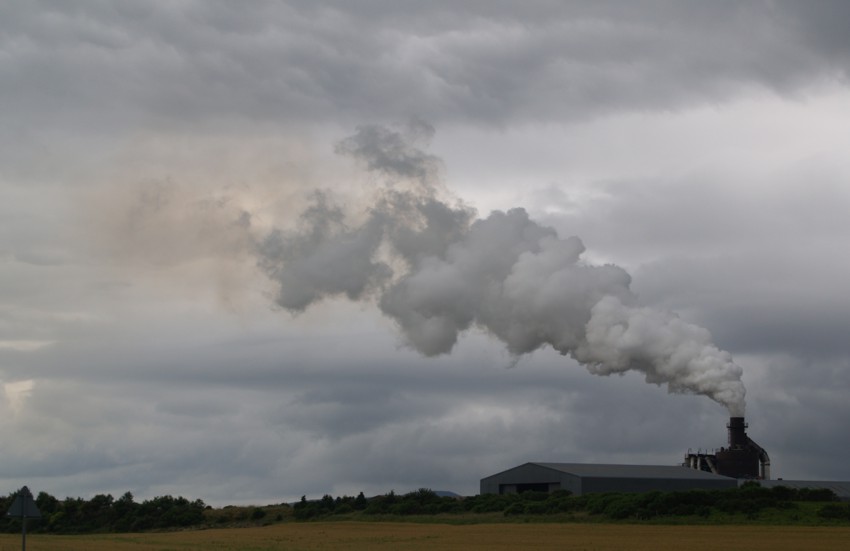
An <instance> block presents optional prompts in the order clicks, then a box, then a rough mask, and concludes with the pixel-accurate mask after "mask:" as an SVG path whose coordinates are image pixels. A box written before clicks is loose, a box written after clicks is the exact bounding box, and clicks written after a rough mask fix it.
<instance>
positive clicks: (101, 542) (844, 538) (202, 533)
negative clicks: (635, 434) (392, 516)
mask: <svg viewBox="0 0 850 551" xmlns="http://www.w3.org/2000/svg"><path fill="white" fill-rule="evenodd" d="M20 548H21V538H20V536H19V535H18V536H16V535H11V534H3V535H0V551H16V550H18V549H20ZM279 549H286V550H291V551H298V550H303V551H307V550H310V551H326V550H337V549H340V550H342V549H345V550H372V549H377V550H422V551H424V550H430V549H445V550H457V551H461V550H463V551H466V550H469V549H473V550H475V549H481V550H492V549H511V550H522V549H535V550H537V549H544V550H545V549H553V550H554V549H558V550H576V551H578V550H581V551H609V550H618V551H619V550H637V551H639V550H644V549H645V550H652V551H665V550H670V551H673V550H675V551H680V550H682V549H687V550H688V551H703V550H704V551H709V550H710V551H717V550H718V549H722V550H724V551H730V550H747V551H760V550H764V551H768V550H769V551H776V550H795V549H799V550H805V551H826V550H846V549H850V527H808V526H647V525H640V526H639V525H625V524H473V525H447V524H414V523H401V522H315V523H312V522H311V523H284V524H276V525H273V526H266V527H262V528H232V529H220V530H218V529H216V530H198V531H187V532H168V533H154V534H108V535H87V536H52V535H42V534H32V535H30V536H28V537H27V550H28V551H196V550H197V551H201V550H209V551H223V550H240V551H270V550H279Z"/></svg>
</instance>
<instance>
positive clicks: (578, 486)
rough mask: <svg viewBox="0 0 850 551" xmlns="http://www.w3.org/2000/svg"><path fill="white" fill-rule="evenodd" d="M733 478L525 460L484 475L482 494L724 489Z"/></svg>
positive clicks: (669, 469) (659, 467)
mask: <svg viewBox="0 0 850 551" xmlns="http://www.w3.org/2000/svg"><path fill="white" fill-rule="evenodd" d="M737 485H738V482H737V481H736V480H735V479H734V478H729V477H726V476H720V475H716V474H713V473H707V472H704V471H700V470H696V469H689V468H687V467H677V466H666V465H590V464H583V463H526V464H524V465H520V466H519V467H514V468H512V469H508V470H506V471H502V472H500V473H497V474H494V475H491V476H488V477H487V478H482V479H481V493H482V494H512V493H520V492H526V491H538V492H554V491H555V490H568V491H570V492H571V493H572V494H573V495H582V494H587V493H592V492H650V491H653V490H658V491H662V492H672V491H676V490H697V489H700V490H722V489H726V488H735V487H737Z"/></svg>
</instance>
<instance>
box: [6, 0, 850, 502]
mask: <svg viewBox="0 0 850 551" xmlns="http://www.w3.org/2000/svg"><path fill="white" fill-rule="evenodd" d="M848 19H850V4H848V3H846V2H843V1H837V0H836V1H829V0H824V1H819V2H786V1H745V2H702V1H699V2H697V1H694V2H688V1H677V2H664V1H648V0H642V1H637V2H606V1H603V2H580V1H574V2H554V1H553V2H548V1H530V2H522V3H514V2H491V1H487V2H483V1H480V2H477V1H460V2H458V1H452V2H440V1H435V2H427V3H421V2H405V1H402V2H398V1H392V2H390V1H383V0H368V1H367V0H364V1H361V2H322V3H313V2H296V1H289V2H287V1H281V2H263V1H256V2H250V3H241V2H240V3H236V2H225V1H203V2H202V1H183V0H167V1H166V0H161V1H150V2H145V3H138V2H129V1H128V2H114V1H94V0H92V1H87V2H74V3H70V2H58V1H56V2H51V1H32V2H5V3H2V4H0V111H1V112H2V113H3V115H2V124H0V436H2V439H3V441H4V442H5V445H4V446H3V447H2V449H0V491H2V489H1V488H5V489H6V490H5V491H7V492H13V491H15V490H17V489H18V488H20V486H22V485H24V484H26V485H28V486H29V487H30V488H31V489H33V491H34V492H36V493H37V492H39V491H46V492H48V493H50V494H52V495H55V496H58V497H60V498H61V497H65V496H81V497H90V496H92V495H95V494H97V493H111V494H113V495H121V494H123V493H124V492H126V491H131V492H132V493H133V494H134V495H135V496H136V497H137V499H146V498H151V497H154V496H158V495H166V494H170V495H183V496H186V497H189V498H191V499H203V500H204V501H205V502H207V503H210V504H213V505H225V504H266V503H279V502H283V501H293V500H296V499H298V498H299V497H300V496H302V495H306V496H308V497H321V496H322V495H323V494H326V493H327V494H332V495H342V494H348V495H356V493H357V492H360V491H363V492H365V493H366V494H367V495H373V494H379V493H385V492H388V491H389V490H391V489H392V490H395V491H396V492H406V491H411V490H415V489H417V488H421V487H427V488H431V489H434V490H452V491H455V492H458V493H460V494H465V495H471V494H475V493H477V491H478V483H479V479H481V478H483V477H486V476H489V475H491V474H494V473H496V472H499V471H501V470H504V469H507V468H510V467H513V466H516V465H518V464H521V463H525V462H527V461H548V462H603V463H634V464H661V465H669V464H678V463H680V462H681V461H682V459H683V456H684V454H685V453H686V452H687V451H688V450H689V449H692V450H696V449H703V450H705V449H714V448H718V447H720V446H723V445H725V444H726V427H725V425H726V422H727V420H728V417H729V410H727V408H726V407H724V405H723V403H718V402H719V401H720V402H722V399H719V398H718V396H719V395H722V396H726V395H725V394H722V392H726V391H730V390H729V389H730V388H731V389H732V390H734V391H737V390H740V389H742V388H744V387H745V388H746V417H747V420H748V422H749V424H750V427H749V434H750V436H751V437H752V438H753V439H754V440H756V441H757V442H758V443H759V444H760V445H761V446H763V447H764V448H765V449H766V450H767V451H768V453H769V454H770V457H771V467H772V474H773V475H774V476H775V477H782V478H786V479H821V480H836V479H838V480H840V479H843V480H847V479H848V478H850V471H848V468H847V462H846V457H847V455H848V453H850V441H849V440H848V439H847V433H846V423H847V420H848V419H850V401H848V400H847V399H846V395H847V391H848V390H850V349H848V344H847V343H848V338H847V331H848V328H850V293H848V292H847V282H848V281H850V255H848V253H847V243H848V242H850V217H848V216H847V214H846V213H847V212H850V157H848V155H847V153H846V150H847V145H848V143H850V134H848V129H847V124H846V121H847V120H850V93H848V92H850V89H849V88H848V85H850V35H848V34H847V33H846V29H845V24H844V22H846V21H847V20H848ZM511 224H512V225H511ZM508 226H510V228H513V229H512V230H511V231H513V232H514V233H510V232H508V231H507V230H504V228H506V227H508ZM503 230H504V231H503ZM506 232H507V233H506ZM508 234H510V236H513V237H510V236H508V237H506V236H507V235H508ZM517 236H518V237H517ZM503 238H504V239H507V240H509V239H514V238H516V241H511V242H510V243H508V241H500V240H502V239H503ZM505 243H508V244H507V245H506V244H505ZM482 259H483V260H482ZM479 261H480V262H479ZM488 263H489V264H488ZM550 269H551V270H553V271H551V273H550V272H545V270H550ZM543 272H545V273H544V274H543V275H540V274H541V273H543ZM499 274H501V275H499ZM576 289H578V291H577V290H576ZM579 291H581V292H579ZM588 297H591V298H588ZM603 297H604V300H602V298H603ZM526 299H527V300H526ZM429 301H431V302H429ZM602 306H605V307H606V308H607V309H606V308H602ZM603 310H604V311H603ZM606 315H607V316H608V318H613V319H614V321H611V319H608V321H610V322H611V323H612V324H613V325H611V326H607V325H606V326H603V328H602V329H599V327H598V323H602V322H603V321H605V319H606V318H605V316H606ZM597 322H598V323H597ZM611 327H621V328H622V327H632V328H633V329H635V332H634V334H632V333H630V334H629V335H627V336H629V337H630V338H637V339H638V341H640V342H639V343H638V344H637V345H634V346H633V347H632V348H629V346H626V345H623V344H622V343H618V344H617V343H615V344H612V343H611V342H609V340H610V339H613V338H614V337H616V335H615V336H614V337H612V333H611V331H610V330H606V328H607V329H610V328H611ZM659 327H662V328H667V329H669V331H668V332H664V331H661V330H660V329H659ZM638 330H640V331H638ZM682 335H684V336H682ZM620 336H622V335H620ZM680 337H681V339H683V340H680ZM624 338H625V337H624ZM573 339H574V340H573ZM594 339H595V340H594ZM606 339H609V340H606ZM641 339H643V340H641ZM653 339H654V340H653ZM670 339H672V340H674V341H676V343H677V344H675V345H674V346H679V344H678V343H680V342H681V343H684V344H683V345H682V347H683V349H688V350H692V351H693V350H696V352H694V354H696V356H694V357H695V358H696V357H697V356H698V359H702V360H704V359H705V358H706V356H705V355H706V354H708V356H707V357H708V358H709V360H711V361H712V362H714V363H711V364H710V366H709V367H706V368H705V369H706V370H708V371H705V373H708V372H709V371H710V372H711V373H712V374H713V375H712V377H714V375H716V376H717V377H716V378H719V379H722V380H721V381H720V382H719V383H717V384H718V385H720V386H719V387H717V388H720V389H721V390H717V388H715V387H712V389H713V390H706V387H704V386H703V383H705V380H707V379H711V377H697V378H694V379H693V380H688V381H685V382H683V380H684V379H683V378H682V377H685V375H688V374H693V373H695V372H694V371H693V370H692V367H693V366H694V365H697V364H699V365H703V366H704V365H708V364H704V363H699V362H697V363H693V362H691V363H687V362H686V363H687V365H685V367H682V368H681V369H682V370H684V371H682V370H679V371H675V372H671V373H672V374H670V373H668V372H666V371H664V369H666V367H665V366H663V365H659V364H656V363H655V358H666V359H668V360H669V358H670V357H671V356H670V354H666V353H665V352H664V350H667V349H666V348H664V347H662V351H661V352H658V346H661V345H660V344H659V343H661V344H664V346H667V344H669V341H670ZM609 345H610V346H609ZM656 345H658V346H656ZM694 347H696V348H694ZM624 350H625V351H626V352H628V353H626V352H624ZM647 350H649V351H650V352H652V353H651V354H650V353H649V352H646V351H647ZM677 350H678V348H677ZM706 351H707V352H706ZM656 352H658V354H656ZM624 354H625V355H624ZM629 354H631V355H629ZM665 354H666V355H665ZM665 361H666V360H665ZM694 361H696V360H694ZM706 361H708V360H706ZM579 362H582V363H579ZM673 367H676V366H673ZM679 367H681V366H679ZM694 369H695V368H694ZM700 369H702V368H700ZM689 370H690V371H689ZM711 370H713V371H711ZM685 372H687V373H685ZM699 373H703V372H702V371H699ZM718 373H719V374H718ZM713 380H714V379H712V380H709V381H708V382H709V383H711V384H714V383H713V382H712V381H713ZM721 391H722V392H721ZM713 392H714V393H715V394H712V393H713ZM718 393H719V394H718ZM712 396H713V397H714V399H712ZM736 396H737V395H736ZM736 399H737V398H736ZM742 400H743V398H741V403H743V402H742ZM733 401H734V400H733ZM724 403H725V404H726V405H727V406H728V405H729V404H728V403H726V402H724Z"/></svg>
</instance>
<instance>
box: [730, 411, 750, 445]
mask: <svg viewBox="0 0 850 551" xmlns="http://www.w3.org/2000/svg"><path fill="white" fill-rule="evenodd" d="M726 428H728V429H729V447H730V448H732V449H733V450H734V449H740V448H743V447H744V446H746V445H747V441H748V440H749V438H748V437H747V423H745V422H744V418H743V417H730V418H729V424H728V425H726Z"/></svg>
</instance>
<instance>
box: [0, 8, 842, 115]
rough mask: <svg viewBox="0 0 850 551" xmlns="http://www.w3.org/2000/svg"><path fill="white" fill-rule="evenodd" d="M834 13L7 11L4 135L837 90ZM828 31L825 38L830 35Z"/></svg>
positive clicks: (584, 110) (523, 111)
mask: <svg viewBox="0 0 850 551" xmlns="http://www.w3.org/2000/svg"><path fill="white" fill-rule="evenodd" d="M840 9H841V8H840V3H838V4H836V3H826V2H823V3H821V2H819V3H817V4H816V5H815V6H811V7H810V6H807V7H806V9H805V10H803V9H801V8H800V7H799V6H798V5H796V4H795V3H793V2H791V3H785V2H779V3H776V2H772V3H768V2H747V3H736V4H717V3H711V4H707V3H705V2H685V3H683V2H642V3H625V4H624V3H619V2H617V3H607V2H599V3H582V2H576V3H571V4H566V5H565V4H562V3H549V2H542V3H532V4H531V5H526V4H523V6H522V7H521V8H520V7H518V6H515V5H511V4H493V3H489V2H488V3H484V4H480V3H476V2H467V3H457V2H452V3H450V4H440V3H429V4H428V5H427V6H417V5H415V4H403V5H399V4H398V3H392V4H391V5H387V4H382V3H376V4H370V5H366V6H363V5H359V6H352V5H351V4H349V3H336V4H334V3H331V4H327V3H324V4H323V5H322V6H311V5H305V4H299V3H253V4H252V5H251V6H250V7H246V6H239V7H238V8H237V7H235V6H234V5H233V4H231V3H227V2H220V3H209V2H205V3H194V2H186V3H177V4H175V3H171V2H162V3H150V4H146V5H145V7H143V8H142V7H136V8H130V7H128V6H123V7H117V6H113V5H111V4H106V3H89V4H86V5H84V6H80V5H76V6H66V5H63V4H61V3H44V4H42V5H40V6H32V5H27V7H21V6H6V7H5V8H3V13H2V15H3V17H2V18H0V20H2V21H4V23H5V28H6V33H5V36H6V38H5V44H6V48H7V50H9V51H12V52H14V55H13V56H11V57H9V58H7V59H6V62H5V63H4V65H3V66H0V71H2V73H0V74H2V76H3V80H4V82H8V83H13V85H12V86H11V87H6V88H4V89H5V93H4V94H3V95H2V97H1V99H0V101H2V102H3V103H4V104H5V106H6V108H7V111H8V112H10V113H18V115H17V116H16V117H15V118H14V123H13V124H12V125H11V126H10V128H12V129H14V128H16V127H17V128H23V127H25V126H29V124H28V118H35V120H37V121H39V124H51V125H52V126H56V125H59V126H63V127H66V128H73V127H75V126H76V125H78V124H81V123H83V122H85V123H86V124H87V126H88V127H89V128H90V129H93V130H94V129H97V128H98V127H100V128H103V129H105V128H109V127H112V126H114V125H116V124H117V125H120V126H121V127H124V126H126V125H135V124H140V123H143V124H145V125H154V126H159V127H170V126H173V125H190V126H191V125H196V124H199V123H201V121H204V122H203V124H207V123H208V121H211V120H216V119H218V120H231V119H243V118H244V119H249V120H267V119H271V120H276V121H279V122H291V121H295V120H302V121H303V120H312V121H315V120H318V119H327V118H330V120H334V121H338V120H340V119H346V120H348V121H356V120H358V119H360V120H362V119H363V118H364V117H365V118H366V119H382V120H386V119H388V118H389V119H395V118H403V117H408V116H410V115H421V116H424V117H426V118H428V119H429V120H434V121H437V122H445V121H457V120H460V119H463V120H471V121H475V122H484V123H496V124H501V123H505V122H508V121H523V120H532V121H548V120H552V119H553V118H554V119H556V120H577V119H586V118H588V117H594V116H596V115H599V114H605V113H610V112H614V111H620V110H631V109H670V108H671V107H675V106H679V107H682V106H686V105H689V104H692V103H703V102H713V101H722V100H724V99H726V98H728V97H731V96H732V94H734V93H737V92H738V91H740V90H741V89H743V88H747V87H766V88H769V89H772V90H776V91H777V92H779V93H786V92H794V91H796V90H798V89H804V88H805V87H806V86H807V85H808V83H810V82H812V81H817V80H818V79H819V78H821V77H824V78H832V77H835V76H838V77H840V78H846V74H847V58H846V53H847V50H848V48H847V45H846V42H845V41H843V40H842V38H841V33H839V32H837V31H830V29H832V28H833V27H834V25H832V26H830V25H829V24H827V23H828V22H830V21H836V20H840V17H838V15H840V14H838V15H836V17H834V18H833V17H832V16H831V14H832V13H833V12H836V11H837V10H840ZM824 29H825V31H824V32H822V30H824Z"/></svg>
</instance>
